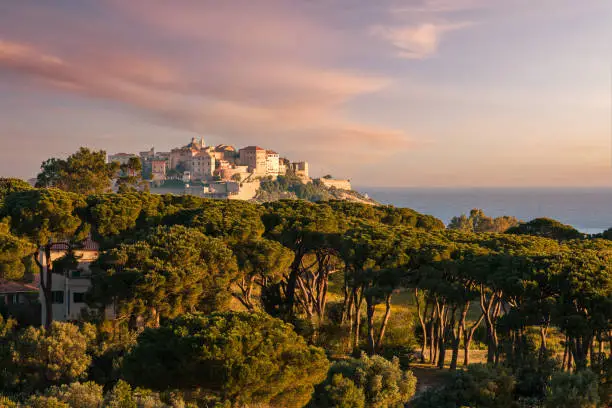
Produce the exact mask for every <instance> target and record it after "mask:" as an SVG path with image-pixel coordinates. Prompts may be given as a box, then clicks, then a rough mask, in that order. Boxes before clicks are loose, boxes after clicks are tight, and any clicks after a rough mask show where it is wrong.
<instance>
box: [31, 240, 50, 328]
mask: <svg viewBox="0 0 612 408" xmlns="http://www.w3.org/2000/svg"><path fill="white" fill-rule="evenodd" d="M43 255H44V259H40V258H41V257H42V256H43ZM43 262H44V263H43ZM34 263H36V266H38V270H39V275H40V288H41V292H42V294H43V299H42V301H43V304H44V305H45V321H44V322H43V323H44V326H45V328H47V329H48V328H49V327H50V326H51V323H52V322H53V263H52V262H51V243H49V244H47V245H44V246H41V247H39V250H38V251H37V252H36V254H35V255H34Z"/></svg>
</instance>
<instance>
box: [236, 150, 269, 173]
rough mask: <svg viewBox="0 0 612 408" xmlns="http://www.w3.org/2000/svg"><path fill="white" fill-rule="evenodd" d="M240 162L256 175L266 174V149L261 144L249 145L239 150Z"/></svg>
mask: <svg viewBox="0 0 612 408" xmlns="http://www.w3.org/2000/svg"><path fill="white" fill-rule="evenodd" d="M239 154H240V164H242V165H243V166H248V168H249V172H251V173H254V174H256V175H262V176H263V175H265V174H266V169H267V163H268V155H267V151H266V149H262V148H261V147H259V146H248V147H245V148H243V149H240V150H239Z"/></svg>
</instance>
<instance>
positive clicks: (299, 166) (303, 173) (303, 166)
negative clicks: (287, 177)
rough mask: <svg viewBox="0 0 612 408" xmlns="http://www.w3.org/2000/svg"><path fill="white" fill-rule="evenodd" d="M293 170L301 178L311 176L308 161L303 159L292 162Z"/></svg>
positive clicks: (305, 178)
mask: <svg viewBox="0 0 612 408" xmlns="http://www.w3.org/2000/svg"><path fill="white" fill-rule="evenodd" d="M291 170H292V171H293V173H294V174H295V175H296V176H298V177H299V178H301V179H304V180H308V179H309V178H310V176H309V174H308V162H305V161H302V162H295V163H291Z"/></svg>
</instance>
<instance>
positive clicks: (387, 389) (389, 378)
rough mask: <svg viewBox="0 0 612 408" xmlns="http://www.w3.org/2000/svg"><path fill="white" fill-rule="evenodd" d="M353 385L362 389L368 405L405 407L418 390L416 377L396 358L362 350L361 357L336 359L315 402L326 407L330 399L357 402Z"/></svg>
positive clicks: (388, 407)
mask: <svg viewBox="0 0 612 408" xmlns="http://www.w3.org/2000/svg"><path fill="white" fill-rule="evenodd" d="M350 383H352V384H353V385H351V384H350ZM354 387H355V388H357V389H358V390H360V391H361V392H362V393H363V395H364V397H365V406H366V407H372V408H395V407H403V406H404V404H405V403H406V402H408V401H409V400H410V399H411V398H412V396H413V395H414V393H415V391H416V377H414V375H413V374H412V372H411V371H402V369H401V368H400V366H399V361H398V359H396V358H395V359H393V361H389V360H386V359H385V358H383V357H381V356H373V357H368V356H367V355H365V354H363V355H362V356H361V357H360V358H358V359H357V358H353V359H350V360H345V361H339V362H336V363H335V364H334V365H333V366H332V367H331V369H330V371H329V375H328V380H327V382H326V384H324V385H322V386H319V389H318V390H317V393H316V395H315V400H314V401H313V403H314V404H315V406H317V407H325V406H327V405H325V404H326V402H327V401H330V400H333V399H334V398H336V399H339V400H340V401H342V400H343V398H346V399H347V401H352V402H351V403H353V404H355V403H356V402H355V401H356V397H355V395H356V394H355V391H354V389H353V388H354ZM330 393H331V394H330ZM349 396H350V399H349ZM332 397H333V398H332ZM337 406H338V407H340V406H344V405H337ZM346 406H347V407H351V406H358V405H346Z"/></svg>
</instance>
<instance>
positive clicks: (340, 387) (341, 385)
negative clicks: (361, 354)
mask: <svg viewBox="0 0 612 408" xmlns="http://www.w3.org/2000/svg"><path fill="white" fill-rule="evenodd" d="M322 402H323V401H322ZM321 406H326V407H330V408H363V407H364V406H365V394H364V392H363V390H362V389H361V388H358V387H357V386H356V385H355V383H354V382H353V381H352V380H349V379H348V378H345V377H343V376H342V374H336V375H334V377H333V378H332V381H331V384H329V385H327V386H326V387H325V396H324V404H323V405H321Z"/></svg>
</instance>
